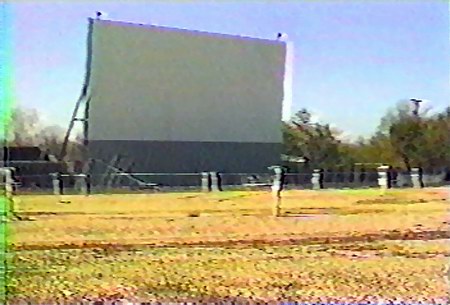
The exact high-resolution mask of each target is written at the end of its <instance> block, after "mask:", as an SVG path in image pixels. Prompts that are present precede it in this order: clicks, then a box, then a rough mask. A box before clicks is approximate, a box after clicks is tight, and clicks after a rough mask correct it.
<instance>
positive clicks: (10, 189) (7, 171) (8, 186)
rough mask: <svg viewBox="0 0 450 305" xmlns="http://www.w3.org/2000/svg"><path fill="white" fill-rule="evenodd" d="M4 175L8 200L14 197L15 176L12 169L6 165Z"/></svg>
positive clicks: (3, 169)
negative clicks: (13, 176)
mask: <svg viewBox="0 0 450 305" xmlns="http://www.w3.org/2000/svg"><path fill="white" fill-rule="evenodd" d="M2 171H3V173H2V174H3V176H4V179H5V197H6V199H8V200H11V199H12V197H13V178H12V170H11V168H7V167H4V168H2Z"/></svg>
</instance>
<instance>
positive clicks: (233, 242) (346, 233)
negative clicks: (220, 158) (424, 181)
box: [8, 189, 450, 304]
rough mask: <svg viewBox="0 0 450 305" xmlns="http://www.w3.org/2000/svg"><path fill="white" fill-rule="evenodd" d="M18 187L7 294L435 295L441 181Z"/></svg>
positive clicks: (443, 234)
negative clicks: (253, 187)
mask: <svg viewBox="0 0 450 305" xmlns="http://www.w3.org/2000/svg"><path fill="white" fill-rule="evenodd" d="M62 199H63V203H61V202H60V198H59V197H55V196H22V197H17V198H16V200H15V207H16V210H17V212H18V213H19V215H20V216H21V217H22V218H23V219H22V220H20V221H13V222H11V223H9V226H10V232H11V234H12V235H11V238H10V242H11V245H10V246H11V248H12V249H13V250H14V254H15V255H14V256H13V258H12V260H13V262H12V265H13V266H14V267H15V268H14V269H13V270H12V271H11V274H10V277H9V280H8V285H9V297H10V302H11V303H17V302H20V301H29V302H31V303H33V304H38V303H39V304H41V303H42V304H44V303H45V304H54V303H67V304H73V303H75V302H77V301H82V300H99V299H103V300H106V299H109V300H110V299H117V298H126V299H128V300H140V301H151V300H159V301H175V300H180V301H181V300H183V301H187V300H190V301H200V300H206V301H217V300H223V299H226V298H228V299H232V300H237V301H248V300H253V301H276V300H281V299H283V300H292V301H294V300H295V301H320V300H322V301H323V300H327V301H333V300H335V301H337V300H341V301H342V300H347V301H353V302H358V301H362V300H366V301H370V300H376V299H379V298H383V299H385V300H387V299H389V300H395V299H401V300H405V301H409V302H417V301H420V300H426V301H427V302H431V303H433V302H434V303H439V304H444V303H445V298H446V293H447V288H448V287H447V286H446V284H445V281H444V267H445V265H446V263H448V260H449V256H450V246H449V244H448V243H447V241H446V239H448V238H449V236H450V234H449V232H448V214H447V212H448V211H447V209H448V205H449V201H448V200H447V199H448V190H445V189H423V190H411V189H409V190H389V191H387V192H385V193H382V192H381V191H379V190H360V191H356V190H354V191H352V190H348V191H319V192H316V191H286V192H285V193H284V196H283V201H282V213H283V216H282V217H277V218H275V217H272V216H271V205H272V199H271V195H270V194H269V193H267V192H222V193H216V194H200V193H198V194H193V193H189V194H187V193H185V194H183V193H176V194H175V193H173V194H151V195H95V196H90V197H84V196H64V197H63V198H62Z"/></svg>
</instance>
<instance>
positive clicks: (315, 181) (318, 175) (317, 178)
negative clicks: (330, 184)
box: [311, 169, 323, 190]
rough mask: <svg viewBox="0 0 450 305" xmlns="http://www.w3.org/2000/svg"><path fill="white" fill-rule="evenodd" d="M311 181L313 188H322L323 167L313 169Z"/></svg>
mask: <svg viewBox="0 0 450 305" xmlns="http://www.w3.org/2000/svg"><path fill="white" fill-rule="evenodd" d="M311 183H312V185H313V190H321V189H323V169H315V170H314V171H313V174H312V178H311Z"/></svg>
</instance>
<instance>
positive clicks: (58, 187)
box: [50, 173, 63, 196]
mask: <svg viewBox="0 0 450 305" xmlns="http://www.w3.org/2000/svg"><path fill="white" fill-rule="evenodd" d="M50 176H51V177H52V184H53V194H54V195H58V196H59V195H62V194H63V187H62V179H61V175H60V174H59V173H51V174H50Z"/></svg>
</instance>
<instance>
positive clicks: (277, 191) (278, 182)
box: [269, 165, 286, 217]
mask: <svg viewBox="0 0 450 305" xmlns="http://www.w3.org/2000/svg"><path fill="white" fill-rule="evenodd" d="M269 170H273V171H274V176H273V180H272V197H273V199H274V204H273V208H272V215H273V216H275V217H279V216H280V212H281V191H282V190H283V188H284V182H285V177H286V171H285V169H284V168H283V167H282V166H278V165H275V166H270V167H269Z"/></svg>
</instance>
